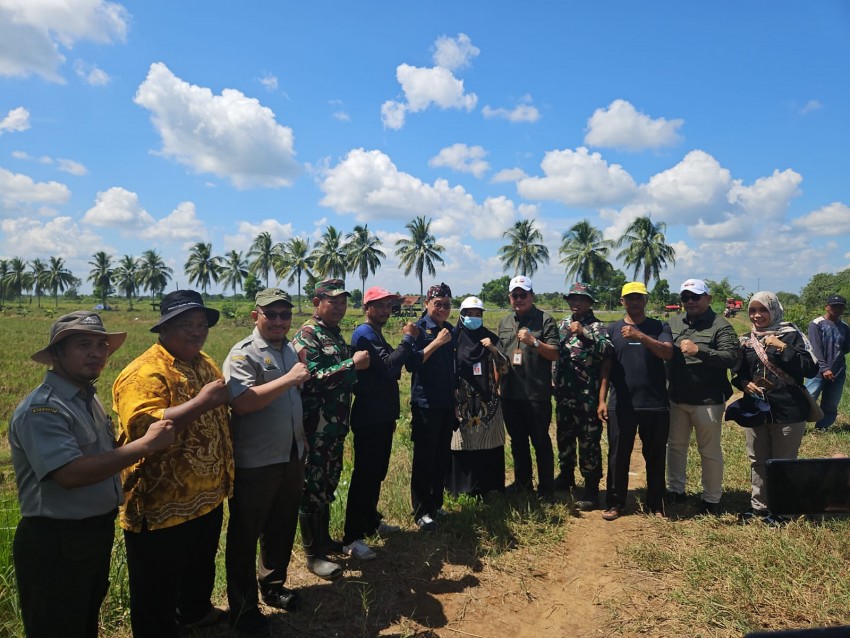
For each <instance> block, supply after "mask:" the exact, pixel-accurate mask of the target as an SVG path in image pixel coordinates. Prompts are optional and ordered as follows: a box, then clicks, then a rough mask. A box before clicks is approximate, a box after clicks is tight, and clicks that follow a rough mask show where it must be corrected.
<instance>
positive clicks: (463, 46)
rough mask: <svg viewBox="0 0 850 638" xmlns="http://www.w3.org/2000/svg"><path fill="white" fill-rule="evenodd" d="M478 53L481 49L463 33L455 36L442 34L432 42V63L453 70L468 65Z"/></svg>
mask: <svg viewBox="0 0 850 638" xmlns="http://www.w3.org/2000/svg"><path fill="white" fill-rule="evenodd" d="M479 53H481V50H480V49H479V48H478V47H476V46H474V45H473V44H472V40H470V39H469V36H468V35H466V34H465V33H458V35H457V37H456V38H450V37H448V36H445V35H443V36H440V37H439V38H437V41H436V42H435V43H434V64H436V65H437V66H441V67H443V68H444V69H449V70H451V71H454V70H457V69H462V68H464V67H467V66H469V65H470V64H471V63H472V59H473V58H475V57H477V56H478V54H479Z"/></svg>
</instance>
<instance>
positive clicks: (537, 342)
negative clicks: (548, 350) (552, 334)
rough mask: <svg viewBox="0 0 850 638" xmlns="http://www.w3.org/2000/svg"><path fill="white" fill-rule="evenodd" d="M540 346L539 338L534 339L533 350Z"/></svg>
mask: <svg viewBox="0 0 850 638" xmlns="http://www.w3.org/2000/svg"><path fill="white" fill-rule="evenodd" d="M539 345H540V341H538V340H537V337H534V343H532V344H531V347H532V348H536V347H537V346H539Z"/></svg>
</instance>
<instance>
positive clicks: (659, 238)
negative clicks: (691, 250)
mask: <svg viewBox="0 0 850 638" xmlns="http://www.w3.org/2000/svg"><path fill="white" fill-rule="evenodd" d="M666 229H667V224H665V223H664V222H658V223H657V224H656V223H654V222H653V221H652V219H651V218H650V217H649V215H647V216H645V217H638V218H636V219H635V220H634V221H633V222H632V223H631V224H629V227H628V228H626V232H624V233H623V236H622V237H620V239H618V240H617V247H620V246H625V248H624V249H623V250H621V251H620V252H619V253H618V254H617V259H622V260H623V264H624V265H625V266H626V268H633V269H634V274H633V275H632V277H633V278H634V279H637V276H638V272H640V271H641V270H643V283H644V285H646V286H649V280H650V279H652V278H653V277H654V278H655V279H658V278H659V277H660V275H661V271H662V270H663V269H664V268H666V267H667V265H668V263H669V264H670V265H675V264H676V249H675V248H673V247H672V246H670V245H669V244H668V243H667V240H666V238H665V237H664V231H665V230H666Z"/></svg>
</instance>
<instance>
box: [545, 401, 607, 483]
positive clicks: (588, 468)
mask: <svg viewBox="0 0 850 638" xmlns="http://www.w3.org/2000/svg"><path fill="white" fill-rule="evenodd" d="M555 419H556V430H555V439H556V440H557V442H558V464H559V465H560V468H561V474H564V475H565V476H567V477H568V478H570V477H572V478H573V480H575V478H574V477H575V467H576V452H578V465H579V472H580V473H581V475H582V476H583V477H584V480H585V484H587V483H590V482H596V483H598V482H599V481H601V480H602V444H601V442H602V422H601V421H600V420H599V417H597V416H596V412H595V411H594V412H588V411H585V410H582V409H581V408H580V407H578V406H575V405H570V404H568V403H562V402H558V404H557V405H556V406H555Z"/></svg>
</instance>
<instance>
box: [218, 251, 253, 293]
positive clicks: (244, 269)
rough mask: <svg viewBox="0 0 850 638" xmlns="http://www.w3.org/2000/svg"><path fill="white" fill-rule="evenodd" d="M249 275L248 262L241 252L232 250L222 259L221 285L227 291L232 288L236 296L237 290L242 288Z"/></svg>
mask: <svg viewBox="0 0 850 638" xmlns="http://www.w3.org/2000/svg"><path fill="white" fill-rule="evenodd" d="M248 274H249V273H248V262H247V261H246V260H245V257H243V256H242V251H241V250H231V251H230V252H229V253H227V254H226V255H225V256H224V257H223V258H222V264H221V285H222V286H224V288H225V290H226V289H227V287H228V286H230V288H231V290H233V294H234V295H235V294H236V288H237V287H238V288H239V289H241V288H242V282H243V281H244V280H245V277H247V276H248Z"/></svg>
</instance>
